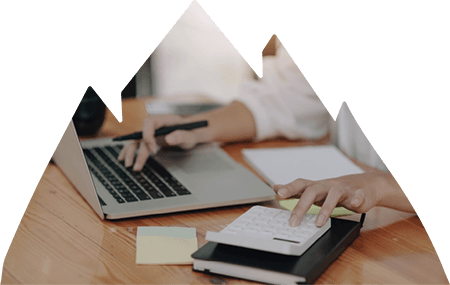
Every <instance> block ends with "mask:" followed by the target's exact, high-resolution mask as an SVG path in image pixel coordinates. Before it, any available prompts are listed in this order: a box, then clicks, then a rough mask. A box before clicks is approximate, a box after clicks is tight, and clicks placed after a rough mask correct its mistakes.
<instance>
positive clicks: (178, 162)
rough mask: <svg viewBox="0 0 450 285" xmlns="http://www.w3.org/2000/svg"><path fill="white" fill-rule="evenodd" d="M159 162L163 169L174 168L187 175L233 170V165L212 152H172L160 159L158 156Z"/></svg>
mask: <svg viewBox="0 0 450 285" xmlns="http://www.w3.org/2000/svg"><path fill="white" fill-rule="evenodd" d="M159 160H160V161H161V162H162V163H163V165H164V166H165V167H168V168H172V167H174V168H176V169H179V170H182V171H183V172H185V173H188V174H193V173H205V172H211V171H226V170H232V169H233V165H231V164H230V163H229V162H228V161H226V160H225V159H224V158H223V157H221V156H220V155H219V154H217V153H215V152H213V151H205V152H194V153H192V152H179V153H176V152H172V153H170V154H166V155H164V156H162V157H161V156H160V157H159Z"/></svg>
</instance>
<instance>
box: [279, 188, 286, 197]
mask: <svg viewBox="0 0 450 285" xmlns="http://www.w3.org/2000/svg"><path fill="white" fill-rule="evenodd" d="M287 195H288V190H287V189H286V188H281V189H280V190H278V196H280V197H281V198H286V197H287Z"/></svg>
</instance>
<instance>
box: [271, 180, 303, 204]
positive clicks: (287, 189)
mask: <svg viewBox="0 0 450 285" xmlns="http://www.w3.org/2000/svg"><path fill="white" fill-rule="evenodd" d="M310 184H311V181H309V180H305V179H301V178H299V179H296V180H294V181H292V182H291V183H289V184H286V185H275V186H274V190H275V192H276V193H277V194H278V196H280V198H282V199H287V198H290V197H300V195H301V194H302V193H303V191H304V190H305V189H306V187H308V186H309V185H310Z"/></svg>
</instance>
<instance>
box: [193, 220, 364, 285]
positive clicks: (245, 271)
mask: <svg viewBox="0 0 450 285" xmlns="http://www.w3.org/2000/svg"><path fill="white" fill-rule="evenodd" d="M363 220H364V214H363V216H362V217H361V221H360V222H355V221H348V220H342V219H336V218H331V228H330V229H329V230H328V231H327V232H326V233H325V234H324V235H323V236H322V237H321V238H319V239H318V240H317V241H316V242H315V243H314V244H313V245H312V246H311V247H310V248H309V249H308V250H307V251H305V253H304V254H303V255H301V256H290V255H282V254H277V253H271V252H265V251H258V250H254V249H248V248H242V247H236V246H231V245H225V244H218V243H215V242H208V243H207V244H206V245H204V246H203V247H201V248H200V249H199V250H197V251H196V252H194V253H193V254H192V258H194V265H193V269H194V270H195V271H202V272H205V273H214V274H220V275H227V276H232V277H237V278H242V279H247V280H252V281H258V282H263V283H272V284H300V283H308V284H310V283H313V282H314V281H315V280H316V279H317V278H318V277H319V276H320V274H322V272H323V271H324V270H325V269H326V268H327V267H328V266H329V265H330V264H331V263H332V262H333V261H334V260H335V259H336V258H337V257H338V256H339V255H340V254H341V253H342V252H343V251H344V250H345V249H346V248H347V247H348V246H349V245H350V244H351V243H352V242H353V241H354V240H355V239H356V238H357V237H358V235H359V232H360V229H361V226H362V223H363Z"/></svg>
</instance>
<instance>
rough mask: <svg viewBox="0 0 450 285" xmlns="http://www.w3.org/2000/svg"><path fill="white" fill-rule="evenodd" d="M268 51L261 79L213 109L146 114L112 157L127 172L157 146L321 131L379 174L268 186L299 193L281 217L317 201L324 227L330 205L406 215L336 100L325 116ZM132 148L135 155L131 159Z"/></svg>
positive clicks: (294, 73)
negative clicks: (136, 135) (136, 133)
mask: <svg viewBox="0 0 450 285" xmlns="http://www.w3.org/2000/svg"><path fill="white" fill-rule="evenodd" d="M277 45H278V46H277V53H276V55H275V56H270V57H265V58H264V64H263V68H264V70H263V72H264V76H263V78H261V79H259V80H253V81H248V82H245V83H243V84H242V86H241V88H240V91H239V92H240V94H239V96H238V97H237V98H236V100H235V101H233V102H231V103H230V104H229V105H226V106H224V107H221V108H219V109H216V110H213V111H210V112H206V113H200V114H195V115H191V116H188V117H180V116H177V115H173V114H168V115H159V116H150V117H148V118H146V119H145V120H144V123H143V139H142V140H141V141H130V142H128V143H127V144H126V145H125V147H124V148H123V149H122V151H121V153H120V154H119V157H118V159H119V160H120V161H124V163H125V166H127V167H131V166H132V165H133V164H134V165H133V170H135V171H139V170H141V169H142V167H143V165H144V163H145V161H146V160H147V158H148V156H149V155H151V154H155V153H156V152H157V149H158V146H157V145H158V144H160V145H163V146H177V147H181V148H183V149H190V148H193V147H194V146H195V145H197V144H199V143H208V142H214V141H215V142H233V141H246V140H253V141H263V140H266V139H269V138H276V137H285V138H287V139H312V140H314V139H319V138H321V137H324V136H325V135H327V134H328V133H329V132H331V133H332V140H333V141H334V142H335V144H336V145H337V146H338V147H339V148H340V149H341V150H342V151H343V152H344V153H346V154H347V155H349V156H350V157H352V158H355V159H357V160H358V161H360V162H362V163H365V164H367V165H370V166H372V167H375V168H377V169H379V170H381V171H379V172H376V173H363V174H356V175H348V176H342V177H338V178H333V179H326V180H321V181H309V180H305V179H297V180H295V181H293V182H291V183H289V184H286V185H275V186H274V187H273V190H274V191H275V192H276V194H277V198H278V199H288V198H299V202H298V203H297V205H296V206H295V208H294V209H293V211H292V213H291V217H290V219H289V224H290V226H293V227H295V226H298V225H299V224H300V222H301V220H302V218H303V216H304V214H305V213H306V212H307V211H308V209H309V208H310V206H311V205H312V204H316V205H319V206H322V207H321V209H320V211H319V214H318V216H317V218H316V221H315V223H316V225H317V226H318V227H321V226H323V225H324V223H325V222H326V220H327V219H328V217H329V216H330V215H331V212H332V211H333V209H334V207H336V206H343V207H345V208H347V209H349V210H352V211H354V212H357V213H363V212H367V211H368V210H370V209H371V208H373V207H375V206H381V207H389V208H392V209H396V210H400V211H405V212H411V213H413V212H414V209H413V207H412V206H411V204H410V203H409V201H408V199H407V197H406V195H405V194H404V193H403V191H402V190H401V188H400V186H399V185H398V184H397V182H396V181H395V179H394V177H393V176H392V175H391V174H390V173H389V172H388V169H387V167H386V166H385V165H384V163H383V162H382V160H381V159H380V158H379V156H378V155H377V153H376V152H375V150H374V149H373V147H372V146H371V145H370V143H369V141H368V140H367V138H366V137H365V135H364V134H363V132H362V131H361V129H360V128H359V126H358V124H357V123H356V121H355V119H354V118H353V116H352V114H351V112H350V110H349V108H348V106H347V105H346V104H345V103H344V104H343V105H342V108H341V110H340V113H339V115H338V118H337V120H336V122H334V120H333V119H332V118H331V116H330V115H329V113H328V111H327V110H326V108H325V106H324V105H323V104H322V102H321V101H320V99H319V98H318V96H317V95H316V94H315V92H314V90H313V89H312V88H311V86H310V85H309V83H308V82H307V80H306V79H305V77H304V76H303V74H302V73H301V72H300V70H299V69H298V67H297V66H296V64H295V63H294V61H293V60H292V59H291V58H290V56H289V54H288V53H287V51H286V49H285V48H284V47H283V46H282V45H281V44H280V43H279V42H278V43H277ZM199 120H207V121H208V127H206V128H200V129H195V130H191V131H184V130H177V131H174V132H172V133H170V134H168V135H166V136H165V137H163V138H158V139H155V138H154V136H153V135H154V131H155V130H156V129H158V128H160V127H163V126H170V125H175V124H183V123H189V122H194V121H199ZM136 150H138V155H137V156H136V158H135V153H136Z"/></svg>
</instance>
